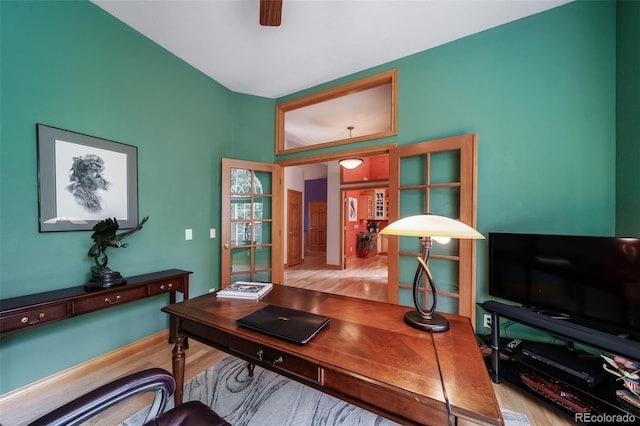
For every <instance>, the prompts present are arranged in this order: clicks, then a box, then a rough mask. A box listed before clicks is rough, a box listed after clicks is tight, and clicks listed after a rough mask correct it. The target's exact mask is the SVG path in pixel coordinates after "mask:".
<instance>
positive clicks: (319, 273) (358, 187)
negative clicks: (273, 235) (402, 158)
mask: <svg viewBox="0 0 640 426" xmlns="http://www.w3.org/2000/svg"><path fill="white" fill-rule="evenodd" d="M380 155H383V156H384V159H385V161H386V163H387V166H386V168H387V170H388V155H387V154H386V153H384V154H380V153H375V154H374V156H375V157H378V158H379V157H380ZM361 157H362V158H363V159H364V161H365V167H363V168H362V170H361V172H363V171H365V170H366V169H367V167H368V165H367V161H368V158H371V157H373V156H366V155H361ZM338 160H339V158H335V159H333V160H330V161H329V160H327V161H321V162H318V163H309V164H302V165H295V166H285V167H284V181H285V187H286V188H287V193H289V191H290V189H291V188H292V187H293V189H295V190H301V192H302V193H303V202H302V204H303V214H302V216H303V227H304V232H303V234H304V236H303V245H302V260H301V261H300V262H299V263H292V260H293V259H295V255H294V256H289V253H287V259H286V260H285V264H286V268H285V270H284V284H285V285H291V286H296V287H303V288H308V289H314V290H320V291H326V292H330V293H336V294H343V295H348V296H353V297H362V298H367V299H373V300H378V301H387V293H388V290H387V283H388V271H387V265H388V259H387V249H386V245H385V248H384V249H383V242H382V238H381V236H379V235H378V231H379V230H381V229H382V228H383V227H384V226H385V225H386V224H387V223H388V221H387V217H386V215H385V214H386V212H387V211H388V209H387V208H386V204H385V201H386V200H387V199H388V198H387V192H388V182H387V180H388V171H387V173H386V175H385V177H384V180H381V179H380V178H375V176H374V178H371V176H368V175H366V172H365V175H363V179H361V180H360V181H353V180H351V181H350V182H347V183H345V182H344V179H343V176H342V173H341V168H340V166H338ZM378 161H379V160H378ZM375 169H376V170H380V167H379V164H378V165H377V167H375ZM301 182H303V184H301ZM296 185H299V186H298V187H296ZM376 194H377V195H378V197H379V198H378V204H379V205H380V208H379V209H378V214H377V216H376ZM347 195H348V196H349V197H350V198H352V199H353V200H352V206H353V207H354V208H355V209H356V210H358V209H359V211H360V213H359V214H358V215H352V217H351V218H350V217H349V214H348V212H344V211H342V210H343V201H341V200H347V199H348V197H347ZM358 203H360V205H358ZM366 203H369V205H368V206H367V205H365V204H366ZM290 205H291V203H290V201H289V200H287V201H286V202H285V206H287V207H286V209H285V210H286V213H285V215H288V216H289V215H291V214H292V212H293V210H292V209H291V208H290ZM350 219H351V220H350ZM289 222H291V219H290V218H288V219H286V220H285V223H289ZM361 233H367V234H368V235H369V237H370V239H371V247H369V248H370V250H369V253H368V255H366V256H364V255H363V254H362V253H361V250H360V249H359V248H358V241H359V234H361ZM283 234H284V235H285V236H287V237H291V235H292V234H291V230H290V229H286V230H284V233H283ZM286 246H287V247H290V246H291V244H289V243H287V244H286ZM288 251H289V250H288Z"/></svg>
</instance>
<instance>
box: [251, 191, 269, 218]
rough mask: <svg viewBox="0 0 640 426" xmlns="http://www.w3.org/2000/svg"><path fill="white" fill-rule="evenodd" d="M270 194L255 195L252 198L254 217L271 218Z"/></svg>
mask: <svg viewBox="0 0 640 426" xmlns="http://www.w3.org/2000/svg"><path fill="white" fill-rule="evenodd" d="M271 204H272V200H271V196H257V197H255V198H254V200H253V205H254V216H253V218H254V219H271Z"/></svg>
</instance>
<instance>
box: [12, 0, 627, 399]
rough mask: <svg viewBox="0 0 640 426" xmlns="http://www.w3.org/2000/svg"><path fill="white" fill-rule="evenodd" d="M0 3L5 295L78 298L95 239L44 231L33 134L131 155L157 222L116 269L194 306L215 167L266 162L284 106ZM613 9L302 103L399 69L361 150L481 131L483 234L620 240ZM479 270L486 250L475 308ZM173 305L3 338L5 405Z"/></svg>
mask: <svg viewBox="0 0 640 426" xmlns="http://www.w3.org/2000/svg"><path fill="white" fill-rule="evenodd" d="M0 7H1V9H0V11H1V12H2V17H1V22H0V24H1V25H2V28H1V31H2V32H1V37H2V46H1V47H2V49H1V53H0V54H1V56H0V59H1V61H2V62H1V64H2V70H1V72H2V74H1V80H2V82H1V87H0V88H1V90H2V100H1V102H2V105H1V108H2V109H1V112H0V114H1V115H0V118H1V121H2V123H1V130H0V135H1V137H2V151H1V154H2V158H1V160H0V161H1V166H2V170H1V175H0V177H1V183H0V185H1V188H2V194H1V198H0V202H1V205H0V209H1V213H2V217H1V218H0V225H1V232H2V238H0V249H1V259H0V262H1V263H0V268H1V270H0V279H1V284H0V297H2V298H6V297H13V296H17V295H22V294H28V293H33V292H38V291H45V290H50V289H56V288H62V287H66V286H70V285H78V284H79V283H82V282H83V281H84V280H85V279H86V274H87V271H88V268H89V266H90V259H89V258H87V256H86V251H87V249H88V247H89V245H90V244H89V243H90V236H89V234H88V233H86V232H70V233H69V232H66V233H44V234H39V233H38V225H37V222H38V218H37V179H36V143H35V123H36V122H42V123H45V124H49V125H53V126H57V127H61V128H65V129H68V130H73V131H77V132H84V133H88V134H91V135H95V136H99V137H103V138H107V139H112V140H116V141H119V142H123V143H128V144H132V145H136V146H138V148H139V190H140V215H141V216H142V215H149V216H150V217H151V218H150V220H149V223H148V224H147V225H146V226H145V228H144V229H143V230H142V231H141V232H139V233H137V234H136V235H135V236H132V237H131V240H130V241H129V244H130V246H129V247H128V248H126V249H121V250H114V252H111V253H110V266H111V265H112V266H117V268H118V269H119V270H120V271H121V272H122V273H123V274H125V275H132V274H137V273H145V272H150V271H154V270H160V269H166V268H182V269H188V270H192V271H194V274H193V276H192V294H193V295H197V294H201V293H204V292H205V291H206V290H207V289H208V288H209V287H211V286H212V283H214V284H215V282H216V281H217V279H218V277H219V273H220V271H219V268H220V264H219V255H220V253H219V241H218V240H210V239H208V229H209V228H210V227H216V228H219V225H220V223H219V222H220V208H219V204H218V201H219V199H220V190H219V188H220V158H221V157H230V158H241V159H247V160H256V161H266V162H269V161H273V159H274V156H273V133H274V132H273V130H274V127H273V126H274V125H273V107H274V105H275V101H274V100H270V99H264V98H257V97H253V96H247V95H239V94H236V93H232V92H230V91H228V90H227V89H225V88H224V87H222V86H220V85H219V84H217V83H216V82H214V81H212V80H210V79H208V78H207V77H205V76H204V75H202V74H201V73H199V72H198V71H197V70H195V69H193V68H191V67H190V66H188V65H186V64H185V63H183V62H182V61H180V60H179V59H176V58H175V57H173V56H172V55H171V54H169V53H168V52H166V51H165V50H163V49H161V48H160V47H158V46H157V45H155V44H153V43H152V42H150V41H149V40H148V39H146V38H145V37H143V36H141V35H140V34H138V33H136V32H135V31H133V30H131V29H130V28H128V27H127V26H125V25H124V24H122V23H121V22H119V21H117V20H116V19H114V18H113V17H111V16H109V15H108V14H106V13H104V12H103V11H101V10H100V9H99V8H97V7H95V6H94V5H92V4H91V3H88V2H58V1H42V2H27V1H22V2H0ZM615 12H616V5H615V3H614V2H607V1H602V2H599V1H593V2H592V1H579V2H576V3H571V4H568V5H565V6H562V7H560V8H557V9H553V10H551V11H548V12H545V13H542V14H539V15H535V16H532V17H528V18H525V19H522V20H520V21H516V22H513V23H510V24H507V25H504V26H501V27H498V28H495V29H492V30H489V31H485V32H482V33H479V34H476V35H473V36H470V37H467V38H464V39H461V40H458V41H455V42H452V43H449V44H447V45H444V46H441V47H438V48H435V49H431V50H428V51H425V52H422V53H418V54H416V55H412V56H409V57H406V58H402V59H400V60H397V61H394V62H391V63H389V64H385V65H383V66H380V67H375V68H372V69H369V70H366V71H364V72H361V73H358V74H355V75H351V76H346V77H344V78H342V79H340V80H337V81H335V82H331V83H328V84H326V85H323V86H318V87H316V88H313V89H310V90H308V91H305V92H306V93H308V92H311V91H315V90H317V89H319V88H324V87H329V86H332V85H335V84H339V83H342V82H346V81H351V80H353V79H356V78H359V77H362V76H365V75H371V74H375V73H377V72H380V71H383V70H387V69H390V68H394V67H396V68H398V70H399V106H398V112H399V121H398V135H397V136H396V137H393V138H385V139H380V140H376V141H370V142H363V143H361V144H359V145H356V146H368V145H376V144H380V143H398V144H400V145H405V144H410V143H415V142H421V141H425V140H431V139H435V138H440V137H444V136H450V135H456V134H461V133H470V132H477V133H478V135H479V175H478V179H479V183H478V228H479V230H480V231H481V232H482V233H484V234H486V233H488V232H490V231H520V232H549V233H552V232H562V233H575V234H599V235H605V234H612V233H614V231H615V208H616V198H615V196H616V195H615V194H616V146H615V138H616V116H615V114H616V65H615V60H616V15H615ZM51 22H55V23H56V25H51ZM297 95H298V94H296V95H292V96H289V97H287V98H283V99H290V98H292V97H294V96H297ZM278 101H279V100H278ZM618 126H620V123H619V122H618ZM618 128H619V127H618ZM334 149H335V148H334ZM338 149H339V148H338ZM619 187H620V185H618V188H619ZM629 211H630V212H632V211H633V210H632V209H629ZM635 217H637V215H636V216H635ZM185 228H192V229H193V231H194V239H193V241H184V238H183V235H184V229H185ZM485 263H486V242H480V243H478V295H479V299H480V300H483V299H484V298H485V297H486V288H487V284H486V270H485V267H484V265H485ZM165 303H166V301H165V300H160V298H158V300H155V299H152V300H148V301H141V302H136V303H134V304H131V305H128V306H122V307H117V308H114V309H110V310H108V311H103V312H99V313H95V314H89V315H86V316H83V317H79V318H75V319H71V320H67V321H64V322H60V323H57V324H53V325H50V326H46V327H42V328H40V329H36V330H33V331H28V332H23V333H18V334H14V335H10V336H8V337H5V338H3V339H2V340H0V374H1V376H0V381H1V389H0V392H6V391H8V390H11V389H13V388H15V387H17V386H21V385H24V384H27V383H30V382H32V381H34V380H37V379H39V378H42V377H45V376H48V375H50V374H53V373H55V372H57V371H60V370H62V369H64V368H67V367H70V366H73V365H76V364H78V363H79V362H82V361H85V360H87V359H90V358H92V357H95V356H98V355H101V354H103V353H106V352H109V351H110V350H113V349H115V348H117V347H120V346H123V345H125V344H127V343H130V342H132V341H135V340H138V339H140V338H142V337H145V336H148V335H150V334H152V333H154V332H156V331H158V330H160V329H163V328H165V327H166V326H167V319H166V318H165V317H163V315H162V314H159V309H160V307H161V306H162V305H163V304H165ZM42 348H47V349H46V352H47V357H46V359H45V361H42V359H41V358H42V357H41V355H40V354H41V353H42ZM167 349H168V350H169V347H168V348H167Z"/></svg>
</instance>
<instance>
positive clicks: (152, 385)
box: [31, 368, 231, 426]
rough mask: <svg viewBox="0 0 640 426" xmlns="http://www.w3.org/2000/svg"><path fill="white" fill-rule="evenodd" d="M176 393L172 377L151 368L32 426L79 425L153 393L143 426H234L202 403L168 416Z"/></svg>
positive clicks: (91, 395)
mask: <svg viewBox="0 0 640 426" xmlns="http://www.w3.org/2000/svg"><path fill="white" fill-rule="evenodd" d="M175 389H176V382H175V380H174V379H173V376H172V375H171V374H169V373H168V372H167V371H165V370H163V369H161V368H151V369H148V370H144V371H140V372H137V373H134V374H131V375H128V376H125V377H122V378H120V379H117V380H114V381H113V382H110V383H107V384H106V385H104V386H101V387H99V388H97V389H95V390H93V391H91V392H89V393H87V394H85V395H83V396H81V397H79V398H77V399H74V400H73V401H71V402H69V403H67V404H65V405H63V406H62V407H60V408H58V409H56V410H54V411H52V412H50V413H49V414H46V415H44V416H42V417H40V418H39V419H38V420H36V421H34V422H33V423H31V425H33V426H44V425H47V426H54V425H55V426H63V425H64V426H70V425H79V424H81V423H83V422H85V421H87V420H88V419H90V418H91V417H93V416H95V415H96V414H98V413H100V412H102V411H104V410H106V409H107V408H110V407H112V406H114V405H116V404H118V403H120V402H122V401H124V400H126V399H127V398H130V397H132V396H135V395H139V394H141V393H146V392H154V394H155V396H154V400H153V403H152V404H151V409H150V410H149V412H148V414H147V417H146V419H145V420H144V422H143V424H144V426H153V425H156V426H165V425H166V426H169V425H171V426H178V425H194V426H195V425H197V426H200V425H207V426H209V425H211V426H231V425H230V424H229V423H227V422H226V421H225V420H224V419H223V418H222V417H220V416H218V415H217V414H216V413H215V412H214V411H213V410H211V408H209V407H207V406H206V405H204V404H203V403H201V402H199V401H189V402H185V403H184V404H182V405H179V406H178V407H175V408H172V409H171V410H169V411H167V412H166V413H165V412H164V410H165V407H166V405H167V402H168V401H169V398H170V397H171V396H172V395H173V393H174V392H175ZM123 420H124V419H123Z"/></svg>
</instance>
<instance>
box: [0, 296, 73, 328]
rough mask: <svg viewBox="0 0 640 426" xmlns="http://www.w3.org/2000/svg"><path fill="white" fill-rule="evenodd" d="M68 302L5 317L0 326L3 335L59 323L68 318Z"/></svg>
mask: <svg viewBox="0 0 640 426" xmlns="http://www.w3.org/2000/svg"><path fill="white" fill-rule="evenodd" d="M68 316H69V315H68V312H67V304H66V302H62V303H57V304H55V305H49V306H44V307H42V308H37V309H28V310H24V311H21V312H18V313H15V314H13V315H7V316H6V317H3V318H2V320H1V322H0V324H1V327H0V329H2V332H3V333H8V332H9V331H14V330H19V329H22V328H27V327H31V326H34V325H43V324H46V323H49V322H53V321H59V320H62V319H65V318H67V317H68Z"/></svg>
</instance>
